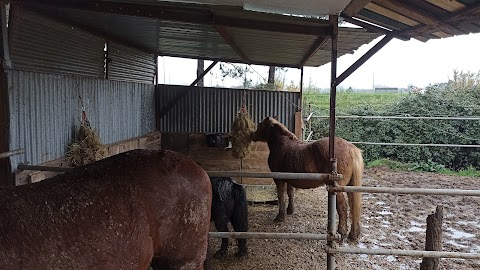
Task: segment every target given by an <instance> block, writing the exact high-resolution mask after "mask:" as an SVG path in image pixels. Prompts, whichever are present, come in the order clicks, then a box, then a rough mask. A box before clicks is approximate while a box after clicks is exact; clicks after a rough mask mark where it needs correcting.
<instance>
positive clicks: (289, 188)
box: [287, 184, 295, 215]
mask: <svg viewBox="0 0 480 270" xmlns="http://www.w3.org/2000/svg"><path fill="white" fill-rule="evenodd" d="M294 193H295V188H294V187H293V186H292V185H290V184H287V194H288V207H287V214H288V215H291V214H293V211H294V210H295V208H294V206H293V205H294V201H293V195H294Z"/></svg>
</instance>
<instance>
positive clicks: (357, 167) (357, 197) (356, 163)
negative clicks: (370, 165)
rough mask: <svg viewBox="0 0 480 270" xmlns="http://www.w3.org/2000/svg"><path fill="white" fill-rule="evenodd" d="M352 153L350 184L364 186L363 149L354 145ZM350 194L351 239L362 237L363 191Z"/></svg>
mask: <svg viewBox="0 0 480 270" xmlns="http://www.w3.org/2000/svg"><path fill="white" fill-rule="evenodd" d="M350 154H351V155H352V160H353V174H352V178H351V179H350V183H349V184H348V185H349V186H362V176H363V169H364V164H363V157H362V150H360V149H359V148H357V147H356V146H353V147H352V148H351V149H350ZM347 194H348V203H349V206H350V216H351V221H352V229H351V231H350V236H349V238H350V239H351V240H358V238H359V237H360V220H361V215H362V193H360V192H349V193H347Z"/></svg>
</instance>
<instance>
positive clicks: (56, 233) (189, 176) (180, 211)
mask: <svg viewBox="0 0 480 270" xmlns="http://www.w3.org/2000/svg"><path fill="white" fill-rule="evenodd" d="M211 200H212V190H211V185H210V180H209V178H208V176H207V174H206V173H205V171H204V170H203V169H202V168H200V167H199V166H198V165H197V164H196V163H195V162H194V161H192V160H190V159H189V158H187V157H185V156H183V155H181V154H179V153H175V152H172V151H149V150H133V151H129V152H125V153H122V154H119V155H116V156H113V157H110V158H107V159H104V160H101V161H97V162H94V163H92V164H89V165H86V166H83V167H79V168H76V169H74V171H72V172H71V173H65V174H62V175H58V176H56V177H53V178H50V179H47V180H44V181H42V182H39V183H36V184H31V185H25V186H18V187H2V188H0V269H2V270H18V269H22V270H31V269H32V270H33V269H105V270H106V269H138V270H146V269H147V268H148V267H149V263H150V261H151V260H152V258H153V259H154V261H156V265H159V269H192V270H194V269H195V270H197V269H203V263H204V261H205V258H206V253H207V240H208V230H209V224H210V207H211Z"/></svg>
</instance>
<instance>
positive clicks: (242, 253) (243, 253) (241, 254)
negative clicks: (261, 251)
mask: <svg viewBox="0 0 480 270" xmlns="http://www.w3.org/2000/svg"><path fill="white" fill-rule="evenodd" d="M247 256H248V252H247V251H246V250H239V251H238V252H237V253H235V257H237V258H243V257H247Z"/></svg>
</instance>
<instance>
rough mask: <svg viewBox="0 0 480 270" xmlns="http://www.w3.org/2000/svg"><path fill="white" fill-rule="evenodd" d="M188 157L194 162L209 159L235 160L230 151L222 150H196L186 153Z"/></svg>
mask: <svg viewBox="0 0 480 270" xmlns="http://www.w3.org/2000/svg"><path fill="white" fill-rule="evenodd" d="M188 156H189V157H191V158H192V159H194V160H202V159H210V160H237V159H236V158H234V157H233V156H232V151H231V150H223V148H217V149H216V148H213V147H212V148H211V149H198V150H190V151H188Z"/></svg>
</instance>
